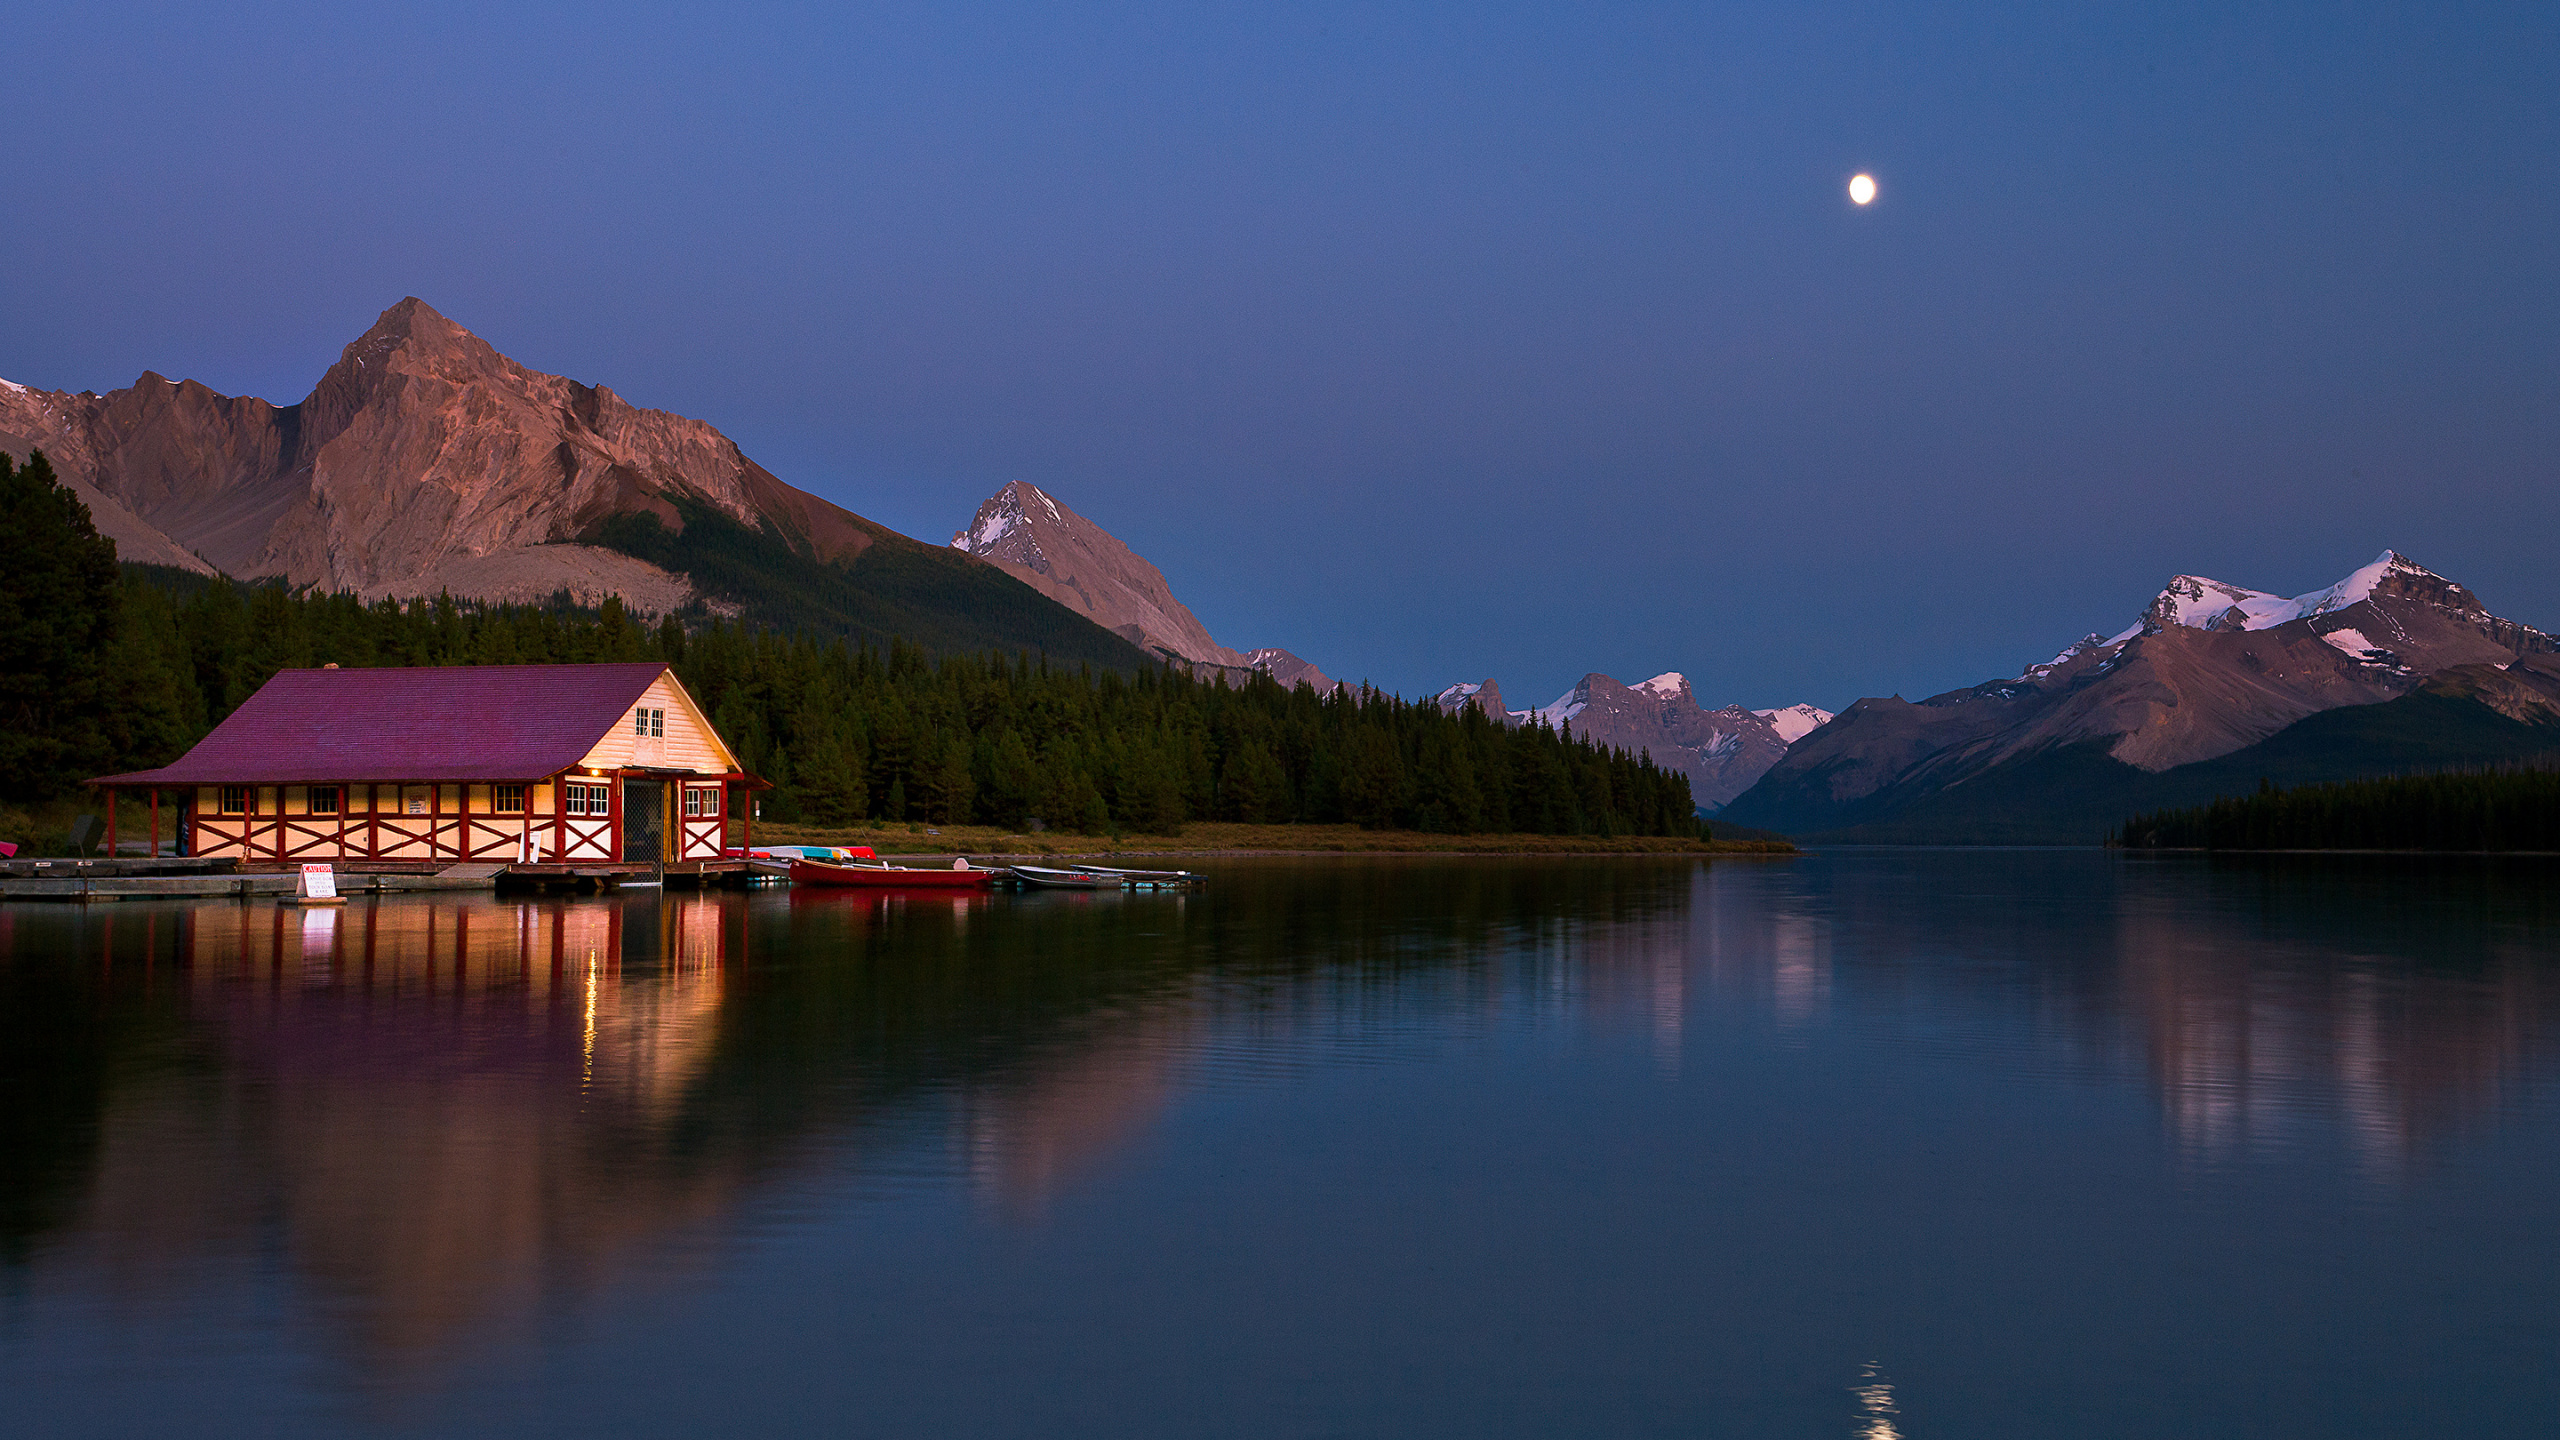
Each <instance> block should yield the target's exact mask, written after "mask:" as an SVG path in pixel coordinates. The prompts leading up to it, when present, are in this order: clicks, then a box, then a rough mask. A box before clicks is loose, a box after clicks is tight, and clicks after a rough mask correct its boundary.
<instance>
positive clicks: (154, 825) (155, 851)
mask: <svg viewBox="0 0 2560 1440" xmlns="http://www.w3.org/2000/svg"><path fill="white" fill-rule="evenodd" d="M151 858H152V859H154V860H157V859H159V858H160V787H159V786H157V785H154V786H152V787H151Z"/></svg>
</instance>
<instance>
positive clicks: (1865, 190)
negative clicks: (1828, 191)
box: [1849, 174, 1876, 205]
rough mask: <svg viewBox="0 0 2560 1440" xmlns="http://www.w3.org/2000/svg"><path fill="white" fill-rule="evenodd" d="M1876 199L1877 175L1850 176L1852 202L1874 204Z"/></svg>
mask: <svg viewBox="0 0 2560 1440" xmlns="http://www.w3.org/2000/svg"><path fill="white" fill-rule="evenodd" d="M1875 199H1876V177H1874V176H1873V175H1867V174H1857V175H1852V176H1850V177H1849V203H1850V204H1852V205H1872V204H1874V203H1875Z"/></svg>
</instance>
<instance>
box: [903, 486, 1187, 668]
mask: <svg viewBox="0 0 2560 1440" xmlns="http://www.w3.org/2000/svg"><path fill="white" fill-rule="evenodd" d="M1071 513H1072V512H1070V511H1069V510H1067V509H1066V508H1065V507H1064V506H1062V505H1060V504H1059V503H1058V502H1057V501H1056V500H1053V499H1051V498H1050V497H1049V494H1048V492H1046V491H1044V490H1042V489H1041V488H1040V487H1039V486H1037V485H1034V484H1032V483H1031V482H1029V481H1027V480H1015V481H1011V482H1009V483H1007V484H1006V486H1005V487H1004V488H1003V489H1001V490H998V491H997V492H996V493H995V494H993V495H991V496H989V497H987V501H986V503H985V504H983V505H980V506H979V507H978V513H977V515H976V516H975V517H974V518H973V519H971V520H970V522H969V526H968V528H967V529H965V530H962V531H961V532H960V533H958V534H956V535H954V536H952V537H951V548H952V549H954V550H965V551H967V552H968V553H970V554H972V555H975V556H977V557H978V558H979V559H981V560H1007V561H1011V562H1013V563H1014V564H1017V565H1023V566H1027V567H1029V568H1030V569H1033V570H1036V571H1038V572H1040V573H1041V574H1043V575H1046V574H1049V573H1050V571H1051V568H1052V562H1051V561H1050V559H1049V556H1048V554H1047V552H1046V550H1044V549H1043V547H1042V546H1041V543H1040V537H1041V534H1042V532H1043V531H1048V532H1052V533H1054V534H1056V535H1058V536H1059V537H1061V538H1064V537H1067V536H1072V535H1074V534H1076V530H1077V527H1076V526H1075V525H1074V524H1073V523H1072V522H1071V521H1069V519H1068V518H1067V517H1068V516H1069V515H1070V514H1071ZM1088 528H1090V527H1088ZM1097 533H1099V532H1097ZM1105 538H1108V537H1107V536H1106V537H1105ZM1111 543H1112V544H1113V545H1114V546H1119V548H1121V549H1122V550H1124V551H1125V550H1126V549H1127V547H1126V546H1120V545H1119V542H1118V541H1117V540H1113V541H1112V542H1111ZM1130 558H1131V559H1133V560H1134V559H1136V558H1137V557H1136V556H1135V555H1132V556H1130ZM1140 563H1142V564H1143V563H1144V562H1143V561H1141V562H1140ZM1193 658H1195V659H1196V658H1201V657H1196V656H1195V657H1193Z"/></svg>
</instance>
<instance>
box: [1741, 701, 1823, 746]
mask: <svg viewBox="0 0 2560 1440" xmlns="http://www.w3.org/2000/svg"><path fill="white" fill-rule="evenodd" d="M1751 713H1752V714H1754V715H1757V716H1759V717H1760V718H1761V719H1763V720H1766V721H1768V722H1769V725H1770V727H1771V728H1772V729H1774V730H1776V731H1777V732H1778V738H1779V739H1780V740H1783V741H1785V742H1786V743H1788V744H1790V745H1793V744H1794V743H1796V742H1797V741H1799V740H1801V739H1803V738H1804V737H1806V736H1807V735H1810V734H1812V733H1813V732H1814V731H1816V730H1819V729H1821V728H1822V727H1823V726H1825V725H1828V724H1830V723H1831V712H1830V711H1828V710H1818V709H1816V708H1814V707H1813V706H1811V705H1790V706H1788V707H1786V708H1785V709H1783V710H1754V711H1752V712H1751Z"/></svg>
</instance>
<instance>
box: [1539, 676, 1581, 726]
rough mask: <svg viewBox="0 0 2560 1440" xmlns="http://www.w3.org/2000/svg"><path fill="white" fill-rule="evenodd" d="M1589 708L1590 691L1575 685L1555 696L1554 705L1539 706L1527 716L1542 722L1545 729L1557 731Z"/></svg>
mask: <svg viewBox="0 0 2560 1440" xmlns="http://www.w3.org/2000/svg"><path fill="white" fill-rule="evenodd" d="M1590 708H1591V692H1590V690H1588V689H1587V688H1585V687H1583V686H1580V685H1576V686H1574V687H1573V688H1572V689H1570V690H1567V691H1566V692H1564V693H1563V694H1561V695H1559V696H1557V697H1556V699H1555V703H1554V704H1552V705H1541V706H1539V707H1538V708H1537V709H1535V710H1532V711H1530V712H1529V714H1530V715H1531V716H1532V717H1534V718H1536V719H1538V720H1540V721H1543V722H1544V723H1545V724H1546V726H1547V728H1549V729H1558V728H1561V727H1562V726H1563V725H1564V722H1566V721H1567V720H1570V719H1572V718H1573V717H1574V716H1576V715H1579V714H1581V713H1582V712H1583V711H1585V710H1588V709H1590Z"/></svg>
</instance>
